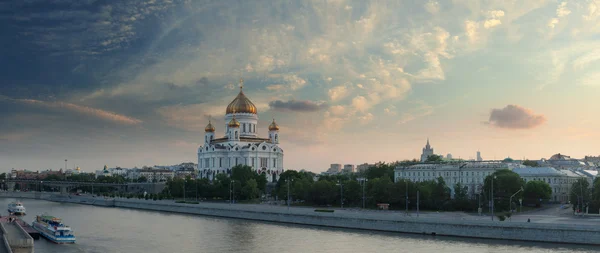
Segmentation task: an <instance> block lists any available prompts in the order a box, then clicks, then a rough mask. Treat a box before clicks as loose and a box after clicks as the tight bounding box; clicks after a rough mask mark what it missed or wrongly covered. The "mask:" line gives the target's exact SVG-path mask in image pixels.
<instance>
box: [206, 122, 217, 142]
mask: <svg viewBox="0 0 600 253" xmlns="http://www.w3.org/2000/svg"><path fill="white" fill-rule="evenodd" d="M214 139H215V126H213V124H212V122H211V121H210V120H208V125H206V127H205V128H204V144H205V145H206V144H210V142H211V141H212V140H214Z"/></svg>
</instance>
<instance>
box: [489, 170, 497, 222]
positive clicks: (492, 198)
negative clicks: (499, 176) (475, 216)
mask: <svg viewBox="0 0 600 253" xmlns="http://www.w3.org/2000/svg"><path fill="white" fill-rule="evenodd" d="M494 179H496V176H493V177H492V197H491V198H490V199H491V200H492V205H491V207H492V221H493V220H494Z"/></svg>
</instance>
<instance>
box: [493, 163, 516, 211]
mask: <svg viewBox="0 0 600 253" xmlns="http://www.w3.org/2000/svg"><path fill="white" fill-rule="evenodd" d="M492 181H493V182H494V192H493V194H494V195H493V200H494V209H495V210H496V211H502V210H506V211H508V210H510V209H509V203H508V202H509V198H510V196H511V195H513V194H515V193H516V192H517V191H519V190H521V187H524V185H525V182H524V181H523V179H522V178H521V176H519V174H517V173H515V172H513V171H511V170H509V169H501V170H497V171H495V172H494V173H492V174H491V175H489V176H487V177H486V178H485V180H484V184H483V195H484V197H485V198H486V199H487V200H488V201H489V200H490V197H491V196H490V195H489V194H490V192H491V191H490V190H491V188H492ZM522 194H523V192H519V193H518V194H517V195H515V198H516V199H518V198H520V197H521V196H522Z"/></svg>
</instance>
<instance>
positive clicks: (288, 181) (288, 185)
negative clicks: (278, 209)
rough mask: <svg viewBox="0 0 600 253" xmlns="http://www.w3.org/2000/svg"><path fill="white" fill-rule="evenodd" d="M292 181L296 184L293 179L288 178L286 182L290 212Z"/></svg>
mask: <svg viewBox="0 0 600 253" xmlns="http://www.w3.org/2000/svg"><path fill="white" fill-rule="evenodd" d="M290 181H292V182H294V179H293V178H288V179H286V180H285V182H286V183H287V206H288V210H290Z"/></svg>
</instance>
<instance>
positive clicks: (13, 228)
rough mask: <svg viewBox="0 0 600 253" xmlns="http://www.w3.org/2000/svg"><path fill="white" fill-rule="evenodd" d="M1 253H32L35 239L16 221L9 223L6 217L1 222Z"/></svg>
mask: <svg viewBox="0 0 600 253" xmlns="http://www.w3.org/2000/svg"><path fill="white" fill-rule="evenodd" d="M0 234H1V235H2V239H1V240H2V241H1V242H0V252H8V253H12V252H14V253H32V252H33V250H34V249H33V247H34V244H33V238H32V237H31V236H30V235H29V233H27V232H26V231H25V230H24V229H23V228H22V227H21V226H20V225H19V224H18V223H17V222H16V221H12V222H9V220H8V219H6V218H5V217H3V218H2V220H1V221H0Z"/></svg>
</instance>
